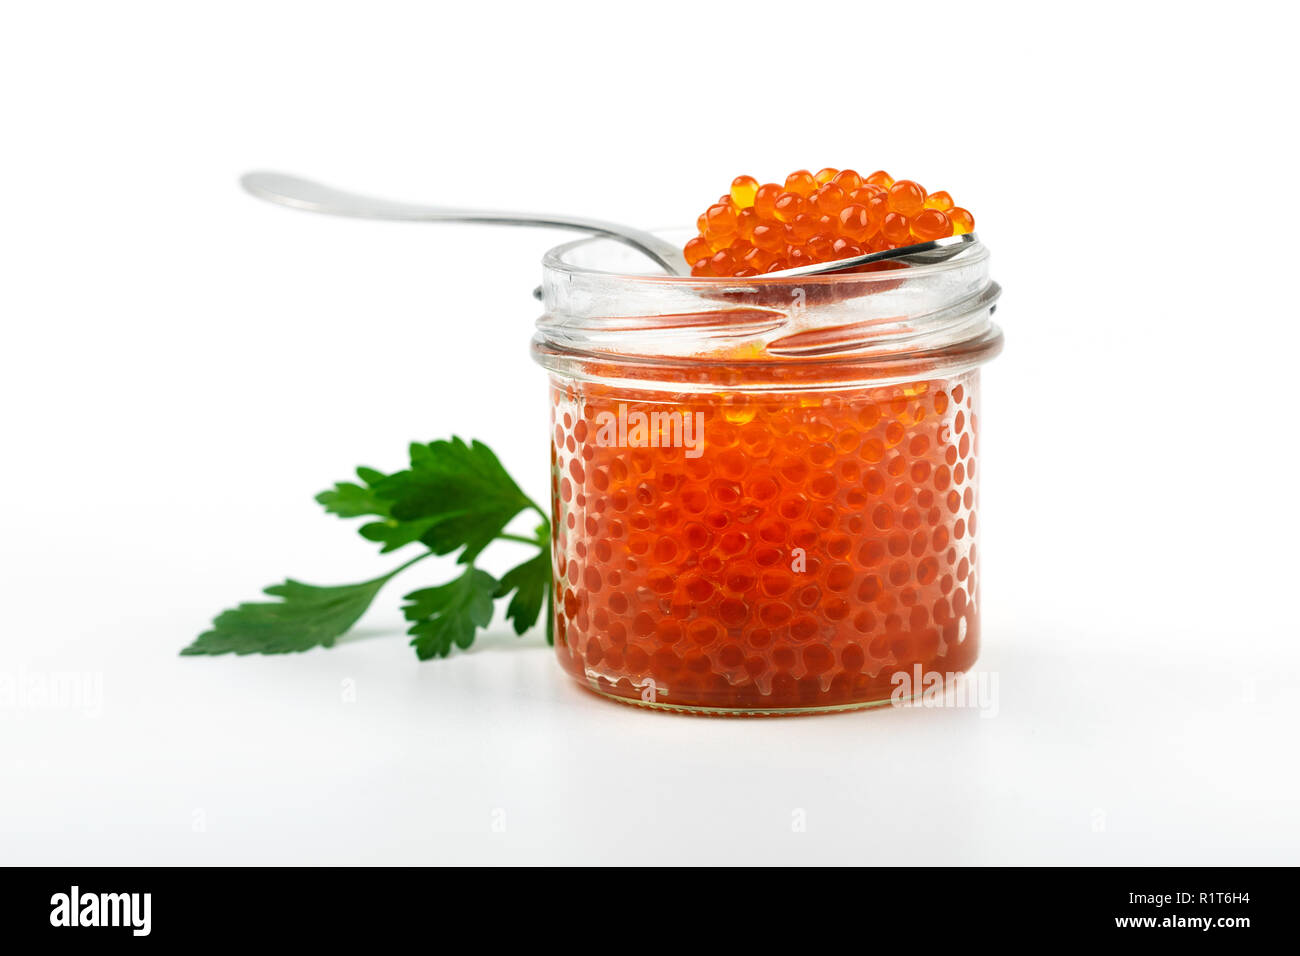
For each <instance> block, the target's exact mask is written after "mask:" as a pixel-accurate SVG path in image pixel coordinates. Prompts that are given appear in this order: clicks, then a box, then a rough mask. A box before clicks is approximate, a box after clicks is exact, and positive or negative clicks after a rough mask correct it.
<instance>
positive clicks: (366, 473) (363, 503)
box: [316, 467, 389, 518]
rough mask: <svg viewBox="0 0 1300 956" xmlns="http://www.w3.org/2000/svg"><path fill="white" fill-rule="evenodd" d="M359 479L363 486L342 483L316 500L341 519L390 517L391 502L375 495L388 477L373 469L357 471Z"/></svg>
mask: <svg viewBox="0 0 1300 956" xmlns="http://www.w3.org/2000/svg"><path fill="white" fill-rule="evenodd" d="M357 477H358V478H360V479H361V481H362V484H359V485H358V484H355V483H353V482H350V481H340V482H338V483H337V484H335V485H334V487H333V488H331V489H330V490H329V491H322V492H321V493H320V494H318V495H317V496H316V500H317V501H318V502H320V503H321V504H322V505H324V506H325V510H326V511H328V512H329V513H330V514H335V515H338V516H339V517H340V518H360V517H363V516H365V515H379V516H380V517H383V518H387V517H388V508H389V502H387V501H385V500H384V499H382V498H380V497H379V496H378V495H377V494H376V493H375V485H377V484H378V483H379V482H381V481H383V480H384V479H385V478H387V477H388V476H387V475H385V474H384V473H383V472H382V471H375V469H373V468H365V467H361V468H358V469H357Z"/></svg>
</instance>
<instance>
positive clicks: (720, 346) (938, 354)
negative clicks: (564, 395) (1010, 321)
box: [533, 240, 1002, 390]
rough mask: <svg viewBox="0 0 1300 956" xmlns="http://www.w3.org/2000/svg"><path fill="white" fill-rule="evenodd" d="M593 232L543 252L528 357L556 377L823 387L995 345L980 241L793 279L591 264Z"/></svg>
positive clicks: (921, 371) (902, 372) (945, 370)
mask: <svg viewBox="0 0 1300 956" xmlns="http://www.w3.org/2000/svg"><path fill="white" fill-rule="evenodd" d="M602 243H607V241H605V240H583V241H581V242H578V243H570V244H569V245H568V246H562V247H560V248H559V249H557V250H555V251H553V252H552V253H551V254H550V255H548V256H547V259H546V262H545V271H544V276H543V284H542V292H543V296H542V301H543V304H544V306H545V309H546V311H545V313H544V314H543V315H542V317H541V318H540V319H538V321H537V335H536V337H535V339H534V342H533V352H534V356H535V357H536V358H537V360H538V361H539V362H540V363H541V364H542V365H543V366H545V367H547V368H548V369H551V370H552V371H554V372H557V373H560V374H565V375H570V376H575V377H581V378H599V379H603V380H608V381H611V382H616V381H623V380H631V381H636V382H641V383H644V382H645V381H647V380H664V381H670V382H673V383H674V384H675V386H676V387H689V388H692V389H700V390H706V389H708V388H717V387H719V386H722V387H749V388H761V387H769V386H770V387H773V388H789V387H791V386H792V385H795V383H799V384H798V385H796V386H795V387H811V386H812V385H813V384H820V385H823V386H828V387H833V386H834V385H835V383H837V382H843V383H851V382H860V381H864V380H873V381H877V380H894V379H898V380H906V379H909V378H916V377H927V376H931V375H948V374H955V373H958V372H960V371H962V370H965V369H968V368H972V367H975V366H978V365H980V364H982V363H983V362H985V361H987V360H988V359H990V358H992V357H993V356H994V355H995V354H997V352H998V351H1000V349H1001V345H1002V334H1001V332H1000V331H999V330H998V328H997V326H996V325H994V324H993V322H992V319H991V317H992V314H993V311H994V308H995V306H996V302H997V299H998V296H999V294H1000V292H1001V290H1000V288H999V286H998V285H997V283H995V282H993V281H992V279H991V278H990V277H989V255H988V250H987V249H986V248H985V247H984V246H983V245H982V244H979V243H976V244H974V245H972V246H971V247H970V248H969V249H967V250H965V251H963V252H962V253H961V254H959V255H957V256H954V257H953V258H952V259H950V260H948V261H947V262H943V263H938V264H931V265H923V266H898V265H895V264H892V263H885V264H882V265H883V266H886V268H881V269H878V270H877V271H872V272H862V273H851V274H833V275H825V276H804V277H801V278H799V279H783V280H764V279H762V278H761V277H756V278H753V279H686V278H670V277H663V276H638V275H620V274H612V273H608V272H602V271H597V270H596V269H595V268H592V267H591V266H590V265H588V264H587V263H590V262H591V261H593V260H595V261H599V259H600V254H601V253H602V252H603V251H604V250H602V249H601V244H602Z"/></svg>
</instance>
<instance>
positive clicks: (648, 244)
mask: <svg viewBox="0 0 1300 956" xmlns="http://www.w3.org/2000/svg"><path fill="white" fill-rule="evenodd" d="M240 184H241V185H242V186H243V187H244V189H246V190H247V191H248V192H249V193H251V194H252V195H254V196H256V197H258V198H259V199H265V200H266V201H267V202H273V203H279V204H280V205H281V206H289V207H290V208H293V209H305V210H308V211H309V212H321V213H327V214H329V215H332V216H351V217H354V218H357V219H392V220H400V221H404V222H480V223H496V224H497V225H502V226H544V227H548V228H552V229H575V230H577V231H578V232H590V233H596V234H597V235H602V236H608V237H609V238H611V239H617V240H618V241H619V242H622V243H624V244H625V245H629V246H631V247H632V248H634V249H637V250H639V251H640V252H643V253H644V254H645V255H647V256H649V257H650V258H651V259H653V260H654V261H655V262H657V263H658V264H659V265H660V266H662V267H663V268H664V269H665V270H667V271H668V272H669V273H670V274H672V275H689V274H690V268H689V267H688V266H687V265H686V260H685V259H684V258H683V257H682V252H681V250H680V249H678V248H677V247H676V246H674V245H673V244H672V243H670V242H667V241H665V240H663V239H660V238H659V237H658V236H655V235H653V234H652V233H649V232H645V231H643V230H641V229H635V228H633V227H631V226H623V225H620V224H619V223H614V222H605V221H604V220H602V219H586V218H583V217H580V216H553V215H548V214H544V213H528V212H509V211H501V210H492V209H456V208H453V207H450V206H424V205H419V204H416V203H408V202H396V201H394V200H391V199H377V198H375V197H373V196H362V195H359V194H357V193H350V192H345V191H343V190H341V189H334V188H333V187H331V186H324V185H321V184H320V183H316V182H312V181H311V180H309V179H301V178H299V177H298V176H290V175H288V174H287V173H273V172H253V173H245V174H244V175H243V176H242V177H241V178H240Z"/></svg>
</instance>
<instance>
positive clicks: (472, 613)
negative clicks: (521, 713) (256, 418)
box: [181, 438, 552, 660]
mask: <svg viewBox="0 0 1300 956" xmlns="http://www.w3.org/2000/svg"><path fill="white" fill-rule="evenodd" d="M357 479H358V480H357V481H355V482H354V481H342V482H339V483H337V484H336V485H335V486H334V487H333V488H331V489H329V490H328V491H322V492H321V493H320V494H319V495H317V496H316V500H317V501H318V502H320V503H321V504H322V505H323V506H324V507H325V510H326V511H328V512H330V513H331V514H335V515H338V516H339V517H341V518H371V519H374V520H371V521H368V522H366V523H365V524H363V525H362V526H361V528H360V529H359V530H360V533H361V536H362V537H363V538H365V539H366V540H367V541H373V542H375V543H377V544H379V545H380V549H379V550H380V553H381V554H386V553H388V552H390V551H396V550H398V549H399V548H404V547H407V546H408V545H412V544H417V543H418V544H420V545H423V546H424V548H425V550H424V551H423V552H422V553H420V554H418V555H416V556H415V557H413V558H411V559H410V560H408V561H406V562H405V563H403V564H400V565H398V566H397V567H395V568H393V570H391V571H389V572H388V573H387V574H384V575H382V576H380V577H377V578H372V579H370V580H369V581H362V582H360V583H359V584H343V585H337V586H333V587H319V586H317V585H314V584H304V583H302V582H301V581H295V580H293V579H292V578H291V579H289V580H286V581H285V582H284V583H283V584H275V585H272V586H271V587H268V588H266V589H265V592H264V593H266V594H267V595H269V596H270V597H274V598H279V600H278V601H258V602H253V603H245V604H240V605H239V606H238V607H235V608H232V609H230V610H228V611H224V612H222V613H221V614H219V615H217V617H216V619H215V620H214V621H213V622H212V628H211V630H208V631H205V632H204V633H202V634H200V635H199V636H198V637H197V638H196V639H195V641H194V643H193V644H191V645H190V646H189V647H187V648H185V649H184V650H183V651H181V653H182V654H231V653H233V654H285V653H289V652H292V651H305V650H308V649H309V648H312V647H331V646H332V645H333V644H334V642H335V640H336V639H337V638H339V637H341V636H342V635H343V634H345V633H346V632H347V631H348V629H349V628H351V627H352V625H354V624H356V622H357V621H358V620H359V619H360V618H361V615H362V614H364V613H365V612H366V609H367V608H369V607H370V604H371V602H372V601H374V599H375V597H376V595H378V594H379V592H380V590H381V589H382V588H383V587H384V585H385V584H387V583H388V582H389V581H390V580H392V579H393V578H394V577H396V576H397V575H398V574H400V573H401V572H403V571H405V570H406V569H407V568H409V567H411V566H412V565H413V564H416V563H417V562H419V561H423V560H424V559H425V558H427V557H429V556H430V555H434V554H439V555H441V554H451V553H452V552H455V551H459V552H460V554H459V556H458V558H457V562H458V563H460V564H463V565H465V569H464V571H463V572H462V573H461V574H460V575H459V576H458V577H456V578H453V579H452V580H451V581H448V582H447V583H446V584H442V585H439V586H437V587H431V588H422V589H421V590H418V591H412V592H411V593H410V594H408V595H406V597H405V601H406V602H407V603H406V604H405V605H404V606H403V608H402V611H403V613H404V615H405V616H406V619H407V620H408V621H410V622H411V626H410V629H409V630H408V631H407V633H408V634H410V635H411V644H412V645H413V646H414V647H415V653H416V655H417V656H418V657H419V658H420V659H421V660H428V659H429V658H431V657H446V656H447V655H448V654H450V653H451V649H452V648H453V647H459V648H461V649H462V650H463V649H465V648H467V647H469V646H470V645H471V644H472V643H473V642H474V637H475V635H476V633H477V632H478V630H480V629H481V628H484V627H487V626H488V624H489V623H490V622H491V620H492V611H493V608H494V606H495V603H496V601H497V600H498V599H500V598H506V597H509V598H510V600H509V603H508V604H507V606H506V612H505V613H506V618H507V619H508V620H509V621H510V622H511V624H512V625H513V627H514V630H515V633H516V634H523V633H524V632H525V631H527V630H528V629H529V628H530V627H532V626H533V625H534V624H536V623H537V618H538V615H540V614H541V613H542V606H543V604H545V606H546V620H547V626H546V639H547V642H548V643H549V642H551V640H552V634H551V614H550V609H551V558H550V541H551V523H550V520H549V518H548V516H547V514H546V512H545V511H543V510H542V509H541V508H540V507H539V506H538V505H537V503H536V502H535V501H533V500H532V499H531V498H529V497H528V496H527V495H525V494H524V493H523V491H521V490H520V488H519V486H518V485H517V484H516V483H515V480H514V479H513V478H511V477H510V475H509V473H508V472H507V471H506V470H505V468H503V467H502V465H501V462H500V461H498V460H497V456H496V455H494V454H493V453H492V450H491V449H490V448H488V446H487V445H484V444H483V443H482V442H478V441H474V442H471V443H470V444H466V443H465V442H463V441H462V440H461V439H459V438H452V439H451V441H435V442H430V443H428V444H419V443H416V444H413V445H411V448H410V467H409V468H406V469H403V470H402V471H396V472H393V473H392V474H384V473H383V472H380V471H376V470H375V469H373V468H358V469H357ZM527 510H532V511H535V512H537V514H538V515H539V516H540V517H541V519H542V523H541V524H540V525H538V526H537V529H536V531H535V532H534V533H533V536H532V537H527V536H524V535H518V534H511V533H508V532H507V531H506V526H507V525H509V524H510V522H511V521H513V520H514V519H515V518H516V517H517V516H518V515H519V514H521V513H522V512H524V511H527ZM494 541H513V542H517V543H521V544H527V545H532V546H534V547H536V548H537V554H535V555H534V556H533V557H531V558H529V559H528V560H526V561H524V562H523V563H522V564H519V565H516V566H515V567H513V568H511V569H510V570H509V571H507V572H506V573H505V574H504V575H502V577H501V579H500V580H497V579H496V578H494V577H493V576H492V575H491V574H488V573H487V572H486V571H484V570H483V569H482V568H478V567H476V566H475V564H474V562H475V560H476V559H477V558H478V557H479V555H480V554H482V552H483V550H484V549H485V548H486V547H487V546H488V545H489V544H491V543H492V542H494Z"/></svg>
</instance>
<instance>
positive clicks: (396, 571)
mask: <svg viewBox="0 0 1300 956" xmlns="http://www.w3.org/2000/svg"><path fill="white" fill-rule="evenodd" d="M432 554H433V552H432V551H426V552H424V554H417V555H416V556H415V557H413V558H412V559H411V560H410V561H407V562H406V563H405V564H399V565H398V566H397V567H395V568H393V570H391V571H389V572H388V573H387V574H384V575H380V576H379V577H377V578H375V579H374V580H376V581H387V580H388V579H389V578H393V577H396V576H397V575H399V574H401V573H402V572H403V571H405V570H406V569H407V568H409V567H410V566H411V565H413V564H415V562H417V561H423V560H424V559H425V558H427V557H429V556H430V555H432Z"/></svg>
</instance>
